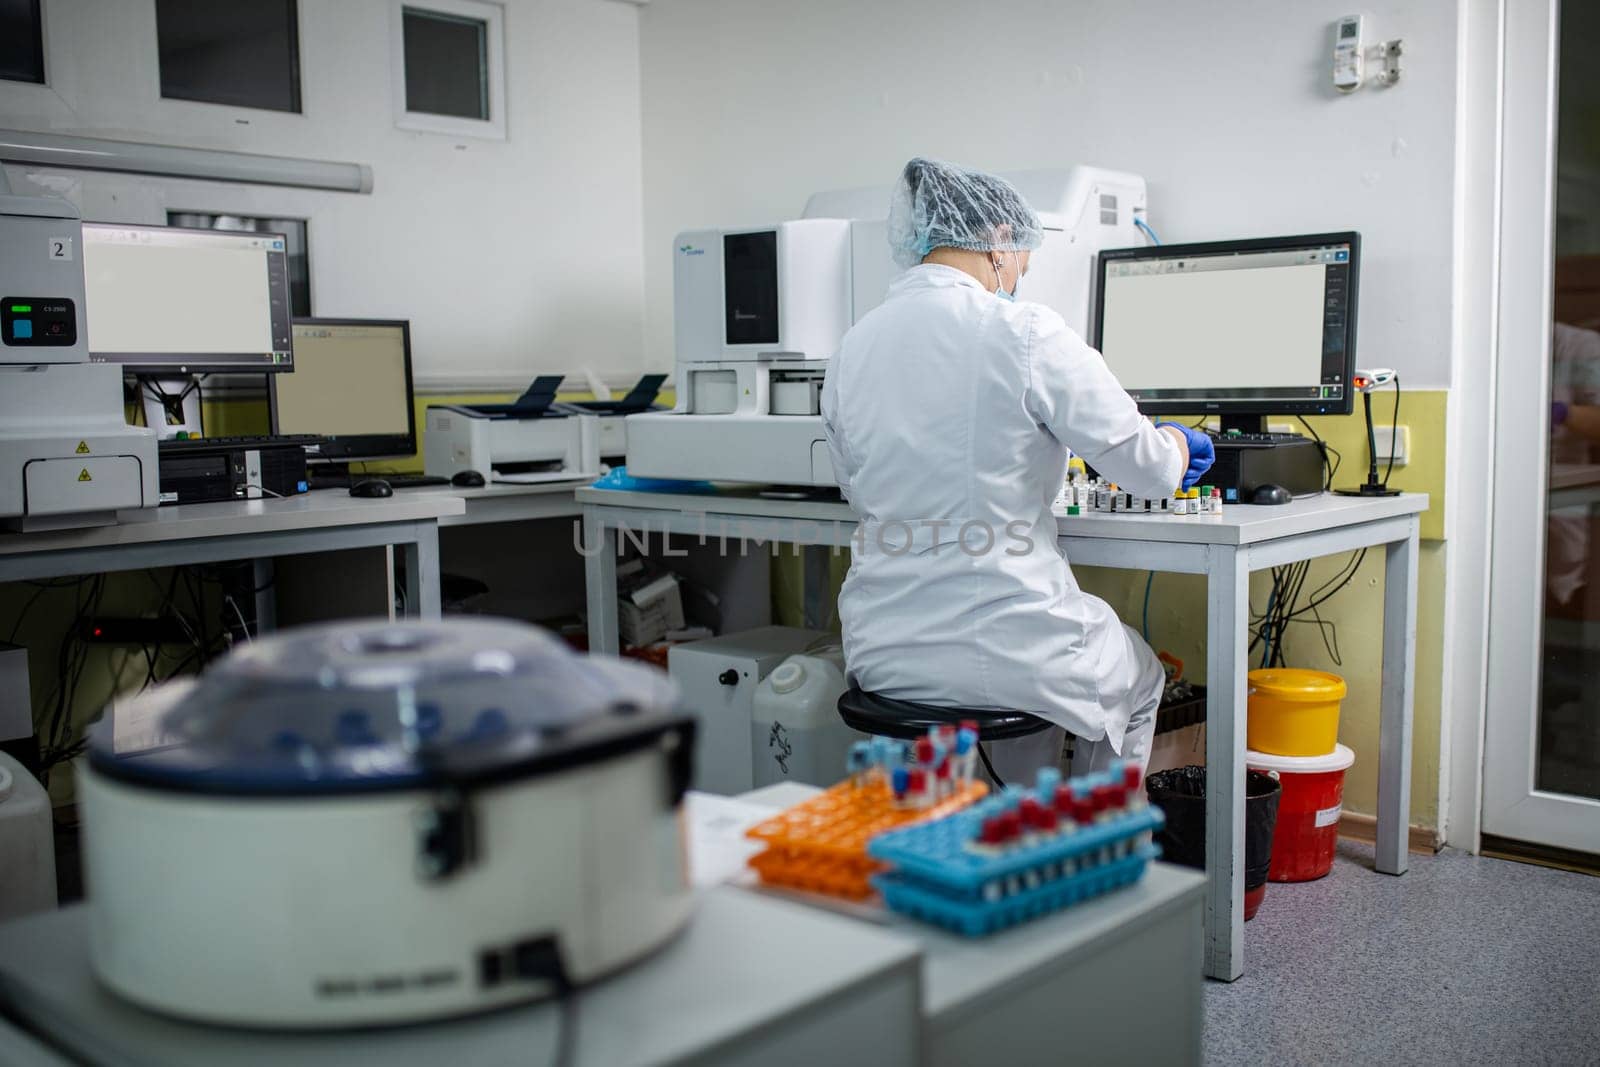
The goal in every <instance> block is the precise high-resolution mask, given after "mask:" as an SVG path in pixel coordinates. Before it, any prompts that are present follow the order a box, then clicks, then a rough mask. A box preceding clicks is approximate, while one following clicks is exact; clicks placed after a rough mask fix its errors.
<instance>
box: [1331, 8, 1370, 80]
mask: <svg viewBox="0 0 1600 1067" xmlns="http://www.w3.org/2000/svg"><path fill="white" fill-rule="evenodd" d="M1363 28H1364V27H1363V25H1362V19H1361V16H1360V15H1346V16H1345V17H1344V18H1342V19H1340V20H1339V21H1338V22H1337V23H1335V24H1334V28H1333V87H1334V88H1335V89H1337V90H1339V91H1340V92H1341V93H1353V92H1355V91H1356V90H1357V89H1359V88H1361V83H1362V81H1363V80H1365V78H1366V56H1365V54H1364V50H1365V48H1366V45H1365V44H1364V41H1363V36H1362V30H1363Z"/></svg>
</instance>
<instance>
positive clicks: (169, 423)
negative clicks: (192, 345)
mask: <svg viewBox="0 0 1600 1067" xmlns="http://www.w3.org/2000/svg"><path fill="white" fill-rule="evenodd" d="M134 381H136V382H137V383H138V385H139V397H140V399H141V400H142V401H143V402H144V424H145V425H146V426H148V427H150V428H151V429H152V430H154V431H155V432H156V439H157V440H160V441H167V440H171V439H172V438H174V437H176V436H178V434H180V433H181V434H183V435H184V436H185V437H203V436H204V430H205V425H204V422H203V418H202V415H201V411H200V380H199V379H198V378H196V377H195V376H194V375H192V374H184V375H181V376H180V375H171V376H163V375H158V374H137V375H134Z"/></svg>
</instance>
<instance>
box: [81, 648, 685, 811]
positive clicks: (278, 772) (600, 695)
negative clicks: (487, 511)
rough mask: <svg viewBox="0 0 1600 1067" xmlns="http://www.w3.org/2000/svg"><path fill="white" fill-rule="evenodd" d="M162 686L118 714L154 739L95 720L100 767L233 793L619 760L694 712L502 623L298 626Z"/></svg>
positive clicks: (148, 780) (495, 776)
mask: <svg viewBox="0 0 1600 1067" xmlns="http://www.w3.org/2000/svg"><path fill="white" fill-rule="evenodd" d="M163 689H164V691H163ZM163 689H158V690H152V691H151V692H149V693H146V694H144V695H142V696H140V697H138V698H137V700H136V702H135V704H134V705H133V706H132V707H131V708H128V709H124V708H121V707H119V708H118V710H117V713H118V714H125V713H127V714H134V715H141V714H142V715H148V716H151V717H153V718H154V719H155V733H156V735H157V736H158V737H159V738H160V739H161V740H160V743H159V744H158V745H157V746H156V747H154V748H145V749H143V750H142V751H128V750H127V746H126V744H125V743H124V745H123V746H122V750H121V751H119V745H118V739H117V737H116V730H115V726H114V723H113V722H112V716H111V715H110V714H108V715H107V716H106V717H105V718H104V719H102V721H100V722H99V723H97V724H95V726H94V727H92V728H91V730H90V735H89V763H90V766H91V767H92V768H93V769H94V770H95V771H97V772H99V773H101V774H104V775H106V776H108V777H112V778H117V779H120V780H123V781H128V782H135V783H138V784H142V785H147V786H152V787H159V788H165V789H174V790H183V791H195V792H206V793H223V794H236V795H283V794H297V795H304V794H323V793H349V792H368V791H375V790H390V789H406V788H416V787H425V786H435V785H442V784H453V783H454V784H466V783H473V782H486V781H494V780H501V779H510V778H519V777H526V776H530V775H536V774H546V773H551V772H554V771H560V770H566V769H570V768H572V767H575V766H579V765H582V764H585V763H591V762H595V761H597V760H600V759H604V758H608V757H610V756H614V755H620V754H623V753H625V752H628V751H632V750H635V749H638V748H641V747H644V746H646V745H649V744H652V743H655V742H657V741H659V740H660V739H661V738H662V737H663V736H664V735H666V734H669V733H672V734H676V733H677V732H678V731H680V730H682V729H683V727H684V723H685V722H686V721H687V719H686V717H685V716H682V715H679V714H677V713H676V712H675V710H674V708H675V704H676V689H675V687H674V686H673V684H672V682H671V680H670V679H668V678H667V677H666V675H664V674H662V673H661V672H659V671H657V670H654V669H652V668H649V667H645V666H641V665H638V664H632V663H627V662H624V661H622V660H618V659H614V658H611V657H588V656H583V655H580V654H578V653H576V652H573V651H571V650H570V649H568V648H567V647H566V645H564V644H563V643H561V642H560V641H558V640H557V639H555V638H554V637H552V636H550V635H548V634H546V633H544V632H543V631H540V630H536V629H534V628H533V627H531V626H526V625H523V624H520V623H511V622H496V621H477V620H474V621H467V620H449V621H445V622H432V623H421V622H401V623H346V624H338V625H332V626H322V627H315V628H308V629H301V630H294V631H289V632H286V633H283V634H281V635H277V636H273V637H266V638H262V639H260V640H257V641H255V642H253V643H251V644H249V645H246V646H244V647H243V648H240V649H238V650H236V651H235V652H233V653H231V654H229V655H228V656H226V657H225V658H223V659H222V660H220V661H218V662H217V663H216V664H215V665H214V666H212V667H211V669H209V670H208V671H206V673H205V674H204V675H202V676H201V677H200V678H199V679H197V680H195V681H193V682H182V683H177V688H173V689H165V687H163ZM141 704H142V705H143V706H142V707H141V706H140V705H141Z"/></svg>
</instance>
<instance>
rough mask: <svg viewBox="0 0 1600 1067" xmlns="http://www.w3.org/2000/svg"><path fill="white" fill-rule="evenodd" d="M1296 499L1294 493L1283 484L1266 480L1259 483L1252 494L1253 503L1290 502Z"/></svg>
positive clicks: (1251, 500) (1251, 501)
mask: <svg viewBox="0 0 1600 1067" xmlns="http://www.w3.org/2000/svg"><path fill="white" fill-rule="evenodd" d="M1293 501H1294V494H1293V493H1291V492H1289V490H1287V489H1285V488H1284V487H1283V486H1281V485H1273V484H1272V483H1271V482H1266V483H1264V484H1262V485H1258V486H1256V488H1255V492H1253V493H1251V494H1250V503H1252V504H1288V503H1292V502H1293Z"/></svg>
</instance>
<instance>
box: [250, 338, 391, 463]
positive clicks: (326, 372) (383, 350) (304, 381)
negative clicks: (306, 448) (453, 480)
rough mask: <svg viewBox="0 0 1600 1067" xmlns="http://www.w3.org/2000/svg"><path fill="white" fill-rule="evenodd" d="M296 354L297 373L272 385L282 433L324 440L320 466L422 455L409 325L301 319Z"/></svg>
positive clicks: (274, 416)
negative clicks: (309, 435)
mask: <svg viewBox="0 0 1600 1067" xmlns="http://www.w3.org/2000/svg"><path fill="white" fill-rule="evenodd" d="M294 351H295V361H294V362H295V368H294V373H293V374H277V375H274V376H273V379H272V385H271V392H270V394H269V398H270V402H271V407H272V429H273V432H274V433H281V434H316V435H318V436H320V437H322V438H323V440H322V442H321V443H320V444H319V445H318V447H317V451H316V453H315V454H314V455H313V456H312V458H313V459H324V460H337V461H341V462H342V461H348V460H367V459H387V458H394V457H403V456H410V455H413V454H414V453H415V452H416V450H417V435H416V413H415V409H414V408H413V406H412V388H411V328H410V324H409V323H408V322H406V321H404V320H400V319H394V320H390V319H321V318H319V319H295V320H294Z"/></svg>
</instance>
